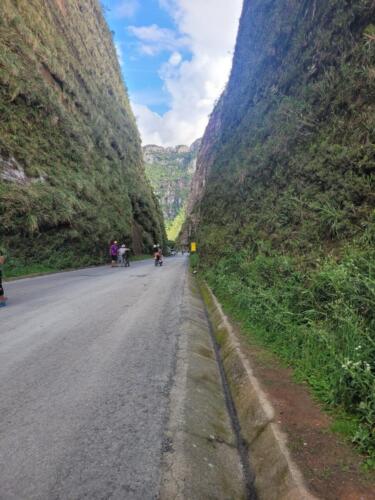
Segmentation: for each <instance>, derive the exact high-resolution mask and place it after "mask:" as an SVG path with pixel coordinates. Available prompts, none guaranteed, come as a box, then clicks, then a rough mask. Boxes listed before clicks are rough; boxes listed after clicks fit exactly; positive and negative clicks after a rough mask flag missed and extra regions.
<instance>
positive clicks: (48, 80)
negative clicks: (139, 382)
mask: <svg viewBox="0 0 375 500" xmlns="http://www.w3.org/2000/svg"><path fill="white" fill-rule="evenodd" d="M0 117H1V118H0V200H1V204H0V220H1V228H0V231H1V233H0V240H1V241H0V244H1V245H2V246H3V247H5V249H6V250H7V251H8V253H9V254H10V255H11V256H12V258H13V260H14V263H15V261H16V262H17V263H18V264H21V263H23V262H28V263H30V262H44V263H47V264H48V265H51V266H52V267H56V266H57V267H65V266H71V265H77V264H88V263H95V262H100V261H101V259H102V258H103V255H104V254H105V253H106V251H107V243H108V242H109V240H110V239H111V238H119V239H125V240H127V242H128V243H129V244H131V245H132V246H133V248H134V250H135V251H136V252H141V251H143V250H145V249H147V248H148V247H149V246H150V245H152V243H153V242H154V241H163V239H164V237H165V234H164V228H163V221H162V215H161V212H160V210H159V208H158V203H157V200H156V199H155V197H154V195H153V194H152V191H151V188H150V186H149V183H148V181H147V180H146V177H145V172H144V166H143V158H142V149H141V144H140V138H139V134H138V130H137V126H136V123H135V119H134V117H133V114H132V111H131V109H130V105H129V101H128V97H127V93H126V89H125V87H124V84H123V81H122V79H121V72H120V68H119V64H118V61H117V57H116V51H115V48H114V44H113V41H112V36H111V33H110V31H109V29H108V26H107V24H106V22H105V20H104V18H103V15H102V12H101V9H100V6H99V3H98V2H97V0H87V1H85V2H81V1H78V0H48V1H47V0H3V1H2V2H1V5H0Z"/></svg>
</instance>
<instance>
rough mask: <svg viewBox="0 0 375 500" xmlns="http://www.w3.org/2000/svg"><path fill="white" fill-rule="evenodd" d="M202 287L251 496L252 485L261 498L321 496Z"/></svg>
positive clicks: (226, 322)
mask: <svg viewBox="0 0 375 500" xmlns="http://www.w3.org/2000/svg"><path fill="white" fill-rule="evenodd" d="M200 292H201V295H202V297H203V300H204V302H205V305H206V311H207V316H208V319H209V322H210V329H211V333H212V335H213V338H214V342H215V344H216V346H217V347H216V353H217V356H218V363H219V366H221V370H222V376H223V385H224V388H226V391H227V395H226V398H227V404H228V409H229V412H230V413H231V416H232V422H233V426H234V429H235V433H236V437H237V443H238V445H239V446H238V447H239V453H240V455H241V460H242V462H246V464H247V465H246V466H245V468H244V472H245V479H246V481H247V498H255V496H254V495H255V494H254V489H253V485H254V486H255V491H256V494H257V498H258V499H259V500H317V499H316V497H314V496H313V495H311V493H309V492H308V490H307V489H306V487H305V485H304V481H303V477H302V475H301V473H300V471H299V469H298V468H297V466H296V465H295V463H294V462H293V461H292V459H291V457H290V454H289V451H288V449H287V446H286V440H285V436H284V435H283V434H282V432H281V430H280V429H279V426H278V425H277V424H276V423H275V421H274V420H275V413H274V409H273V407H272V405H271V403H270V402H269V401H268V399H267V397H266V395H265V394H264V392H263V391H262V389H261V388H260V386H259V383H258V381H257V379H256V378H255V377H254V375H253V373H252V369H251V366H250V363H249V360H248V359H247V358H246V357H245V355H244V354H243V352H242V351H241V348H240V343H239V341H238V339H237V336H236V333H235V332H234V329H233V327H232V325H231V324H230V322H229V320H228V318H227V317H226V316H225V315H224V313H223V310H222V308H221V306H220V304H219V303H218V301H217V299H216V297H215V296H214V295H213V293H212V292H211V290H210V289H209V287H208V286H207V285H206V284H204V283H202V284H200ZM249 464H250V465H249ZM246 467H247V468H246ZM250 470H251V471H253V473H254V476H255V479H254V483H253V476H252V474H251V473H250ZM249 495H250V496H249Z"/></svg>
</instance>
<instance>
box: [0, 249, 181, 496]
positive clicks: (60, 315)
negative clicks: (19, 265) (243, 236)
mask: <svg viewBox="0 0 375 500" xmlns="http://www.w3.org/2000/svg"><path fill="white" fill-rule="evenodd" d="M186 269H187V261H186V259H185V258H181V257H175V258H171V259H168V260H167V263H166V265H165V266H164V267H163V268H155V267H154V266H153V263H152V261H151V260H149V261H144V262H138V263H134V264H132V266H131V267H130V268H129V269H111V268H108V267H107V268H104V267H101V268H95V269H85V270H78V271H73V272H69V273H61V274H55V275H50V276H43V277H38V278H33V279H24V280H20V281H16V282H12V283H8V284H7V285H6V293H7V295H8V296H9V303H8V306H7V307H5V308H3V309H1V310H0V498H1V500H24V499H25V500H26V499H27V500H32V499H38V500H41V499H48V500H50V499H60V498H64V499H69V500H73V499H81V498H87V499H90V500H93V499H107V498H115V499H117V498H118V499H122V498H124V499H132V498H134V499H152V498H155V497H156V496H157V494H158V488H159V481H160V461H161V456H162V450H163V436H164V429H165V426H166V422H167V420H168V404H169V393H170V389H171V385H172V383H173V377H174V371H175V364H176V350H177V345H178V336H179V328H178V325H179V322H180V314H181V307H180V306H181V303H182V301H183V290H184V282H185V280H186V276H187V273H186Z"/></svg>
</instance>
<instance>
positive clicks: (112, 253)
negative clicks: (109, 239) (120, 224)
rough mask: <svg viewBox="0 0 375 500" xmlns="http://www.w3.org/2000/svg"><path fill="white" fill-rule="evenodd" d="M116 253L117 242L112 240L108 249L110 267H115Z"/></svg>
mask: <svg viewBox="0 0 375 500" xmlns="http://www.w3.org/2000/svg"><path fill="white" fill-rule="evenodd" d="M117 254H118V244H117V241H113V243H112V245H111V246H110V249H109V255H110V256H111V266H112V267H117Z"/></svg>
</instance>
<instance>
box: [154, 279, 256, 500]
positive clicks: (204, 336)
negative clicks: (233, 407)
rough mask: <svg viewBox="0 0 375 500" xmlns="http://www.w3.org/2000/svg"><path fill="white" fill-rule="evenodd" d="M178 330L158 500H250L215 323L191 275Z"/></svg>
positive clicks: (185, 291) (185, 289)
mask: <svg viewBox="0 0 375 500" xmlns="http://www.w3.org/2000/svg"><path fill="white" fill-rule="evenodd" d="M178 328H179V347H178V353H177V365H176V374H175V378H174V381H173V387H172V391H171V403H170V415H169V423H168V425H167V432H166V435H165V440H164V446H163V452H164V453H163V458H162V475H161V484H160V492H159V500H209V499H215V500H248V499H249V498H250V495H249V492H248V491H247V490H246V484H245V482H244V474H243V467H242V465H241V460H240V456H239V454H238V450H237V443H236V436H235V433H234V431H233V428H232V425H231V419H230V415H229V413H228V409H227V405H226V401H225V396H224V391H223V386H222V381H221V376H220V371H219V367H218V365H217V360H216V355H215V350H214V345H213V343H212V340H211V336H210V324H209V321H208V318H207V314H206V311H205V306H204V303H203V301H202V298H201V295H200V292H199V289H198V287H197V283H196V281H195V280H192V279H191V278H190V276H189V277H188V279H187V280H186V283H185V287H184V298H183V302H182V308H181V318H180V321H179V327H178Z"/></svg>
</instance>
